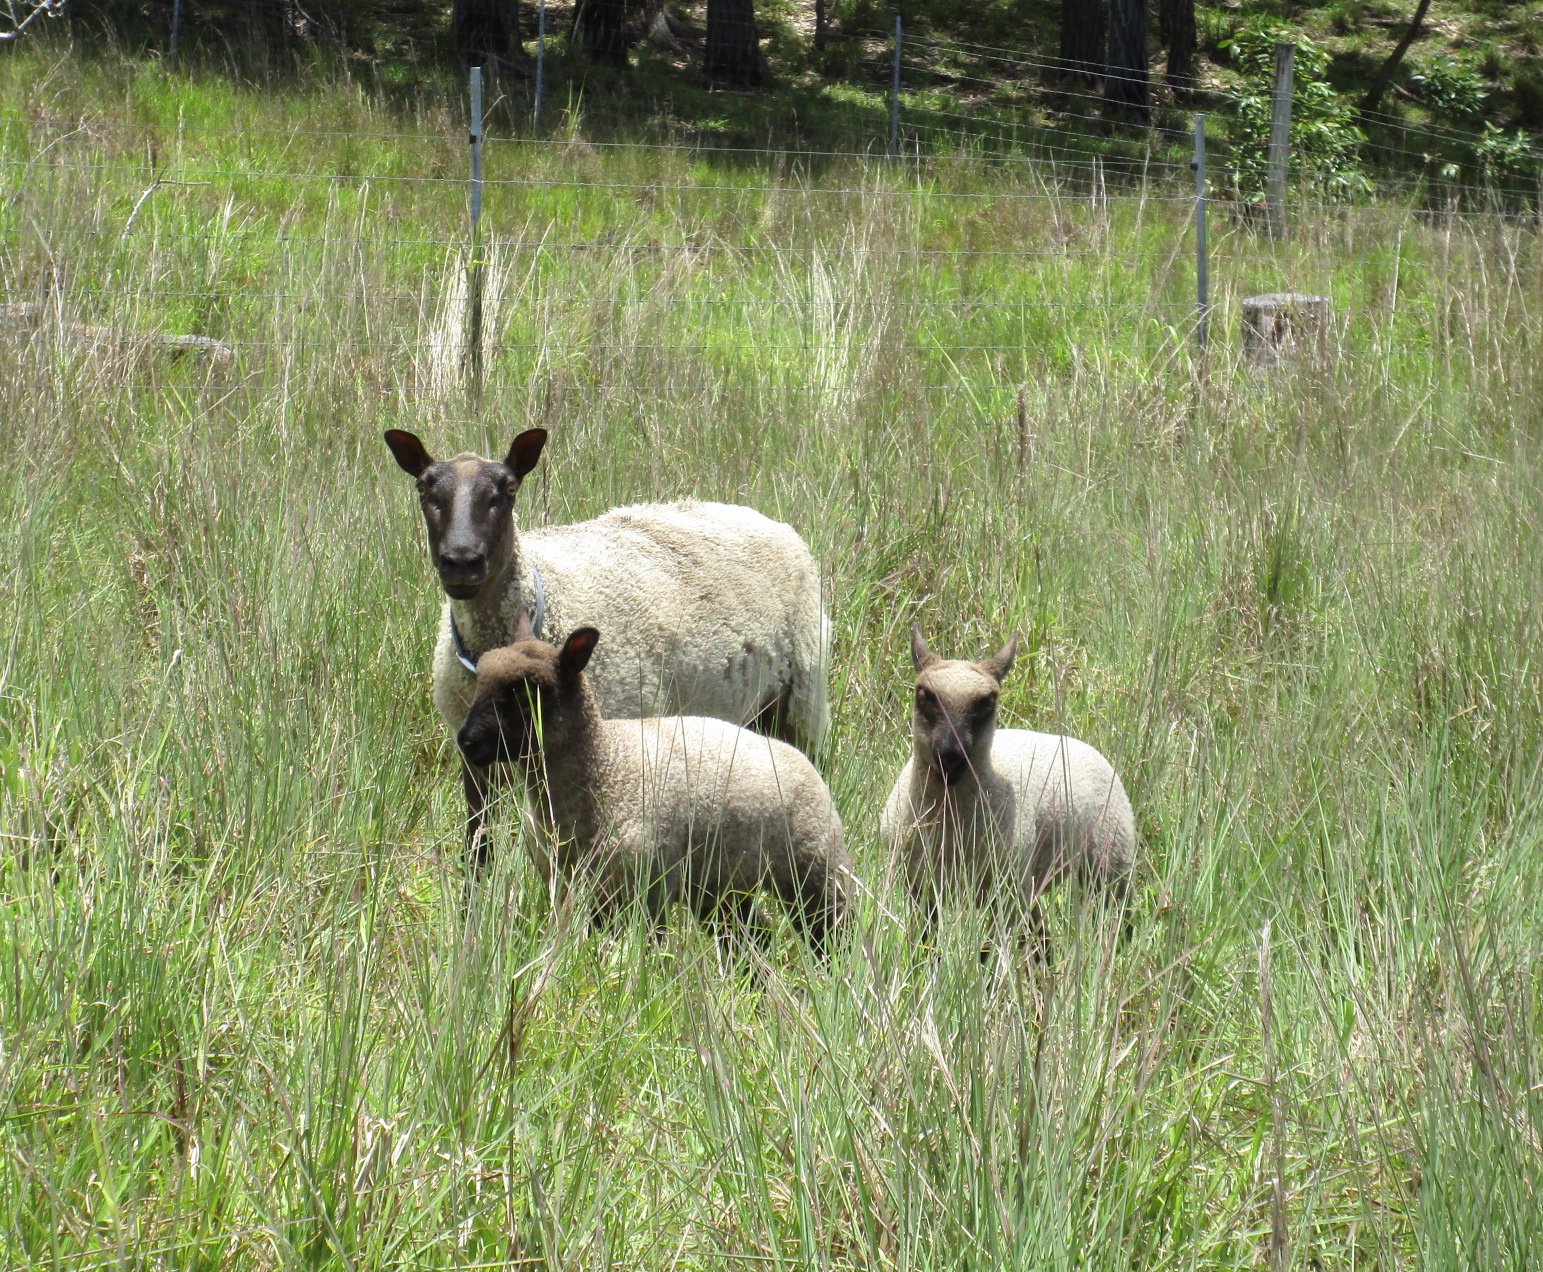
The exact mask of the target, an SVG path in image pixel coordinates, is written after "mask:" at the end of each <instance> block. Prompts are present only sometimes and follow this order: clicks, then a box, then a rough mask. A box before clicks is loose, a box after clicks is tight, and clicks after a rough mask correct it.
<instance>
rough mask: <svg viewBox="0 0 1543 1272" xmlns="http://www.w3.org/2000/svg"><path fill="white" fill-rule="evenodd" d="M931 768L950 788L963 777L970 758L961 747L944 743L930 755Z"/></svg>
mask: <svg viewBox="0 0 1543 1272" xmlns="http://www.w3.org/2000/svg"><path fill="white" fill-rule="evenodd" d="M932 763H933V766H934V767H935V768H936V769H937V771H938V776H939V777H941V778H942V779H943V782H944V784H945V785H948V786H952V785H953V784H954V783H955V782H957V781H958V780H959V779H960V778H961V777H963V776H964V775H965V773H966V772H967V771H968V769H969V767H970V757H969V756H968V755H966V754H965V753H964V749H963V748H962V747H959V746H956V745H954V744H952V743H945V744H944V745H943V746H940V747H938V748H937V749H936V750H934V751H933V753H932Z"/></svg>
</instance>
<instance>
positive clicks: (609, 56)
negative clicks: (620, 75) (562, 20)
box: [573, 0, 629, 67]
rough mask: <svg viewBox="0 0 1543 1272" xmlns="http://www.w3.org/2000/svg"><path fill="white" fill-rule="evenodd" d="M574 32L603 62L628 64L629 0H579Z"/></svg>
mask: <svg viewBox="0 0 1543 1272" xmlns="http://www.w3.org/2000/svg"><path fill="white" fill-rule="evenodd" d="M573 33H574V35H575V36H576V37H577V38H578V41H579V43H580V44H582V45H583V46H584V51H585V52H586V53H588V54H589V56H590V58H591V59H592V60H594V61H596V62H598V63H599V64H600V65H602V66H615V67H625V66H626V65H627V45H628V43H629V40H628V38H627V4H626V0H578V4H576V5H575V6H574V9H573Z"/></svg>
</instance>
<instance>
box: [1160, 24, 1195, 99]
mask: <svg viewBox="0 0 1543 1272" xmlns="http://www.w3.org/2000/svg"><path fill="white" fill-rule="evenodd" d="M1157 23H1158V28H1159V30H1160V31H1161V32H1162V37H1163V44H1164V45H1166V46H1167V49H1168V74H1167V80H1168V87H1169V88H1171V89H1173V95H1174V97H1175V98H1177V99H1178V100H1180V101H1184V100H1187V99H1188V97H1189V95H1190V93H1191V92H1193V91H1194V87H1195V0H1159V4H1158V6H1157Z"/></svg>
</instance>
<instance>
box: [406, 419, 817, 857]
mask: <svg viewBox="0 0 1543 1272" xmlns="http://www.w3.org/2000/svg"><path fill="white" fill-rule="evenodd" d="M385 436H386V443H387V445H388V446H389V447H390V448H391V453H392V454H393V455H394V456H395V457H396V461H397V463H398V464H399V465H400V466H401V467H402V469H403V470H404V471H406V472H407V473H409V474H411V475H412V476H413V477H415V478H416V479H417V484H418V495H419V501H420V503H421V505H422V508H423V517H424V521H425V523H426V525H427V527H428V538H429V553H430V556H431V557H432V558H433V561H434V566H435V569H436V570H437V572H438V574H439V580H440V583H441V585H442V586H443V588H444V590H445V592H446V593H447V594H448V595H449V598H450V599H449V601H448V603H447V604H446V605H445V609H444V613H443V615H442V617H441V619H440V626H439V643H438V645H437V647H436V648H435V651H434V705H435V707H436V708H437V709H438V711H439V714H440V716H441V718H442V719H443V720H444V723H445V728H446V729H447V731H448V732H449V733H450V735H451V736H452V737H454V736H455V734H456V731H457V730H458V729H459V728H460V727H461V721H462V720H463V719H464V718H465V716H466V711H467V708H468V707H469V706H470V704H471V701H472V694H473V692H474V689H475V667H476V663H477V659H478V657H479V656H480V655H481V654H483V653H484V652H485V651H487V650H489V649H497V648H499V647H501V646H503V645H507V644H508V643H509V642H510V641H511V640H512V639H513V638H514V631H515V623H516V621H517V620H518V619H519V618H520V617H522V616H526V617H529V618H530V620H531V622H532V624H533V627H534V630H535V632H536V634H537V635H538V636H539V635H541V634H542V633H543V632H551V631H571V630H573V629H574V628H576V627H579V626H581V625H590V626H597V627H601V628H604V629H605V630H607V631H609V632H611V633H612V636H611V637H610V638H609V639H608V640H607V642H606V651H605V652H604V653H603V654H601V656H600V657H599V658H598V659H596V661H595V665H594V669H593V671H592V672H591V673H590V676H591V682H592V687H593V690H594V693H595V697H596V699H597V701H598V702H599V705H600V709H601V710H602V711H603V712H604V713H605V714H606V715H609V716H646V715H655V714H659V713H662V712H678V713H681V714H690V715H702V716H716V717H718V718H719V719H722V720H728V721H730V722H732V723H735V724H744V723H747V722H753V725H754V727H755V728H757V729H759V730H761V731H762V732H765V733H769V734H772V735H774V736H776V737H780V738H782V739H784V740H785V741H788V742H792V743H794V744H795V745H797V746H800V747H802V748H804V749H805V750H806V751H809V752H810V753H811V754H818V753H819V749H820V746H821V744H822V742H823V739H824V736H825V731H826V727H827V724H828V721H829V717H828V711H827V706H826V688H825V681H826V662H827V657H828V652H829V646H830V635H829V628H830V625H829V621H828V619H827V618H826V615H825V610H824V605H823V602H822V599H821V595H820V575H819V570H818V568H817V567H816V565H815V563H814V559H813V558H812V557H811V556H810V554H809V549H808V547H807V545H806V544H805V543H804V541H803V539H801V538H800V537H799V536H798V534H797V533H796V532H795V531H794V530H792V529H791V528H790V527H788V526H786V525H783V524H782V523H780V522H776V521H772V520H771V519H769V518H768V517H765V516H762V515H761V514H760V513H759V512H756V511H755V510H754V509H751V508H744V507H740V506H737V505H733V504H721V503H703V502H696V501H685V502H680V503H668V504H637V505H634V506H631V507H626V508H616V509H613V510H612V511H610V512H608V513H606V514H605V515H603V516H600V517H596V518H595V519H594V520H592V521H584V522H579V523H577V524H574V525H565V526H549V527H544V528H542V529H539V530H531V531H526V532H522V531H521V530H520V529H519V527H518V525H517V524H516V522H515V518H514V514H513V507H514V496H515V492H516V491H518V489H519V487H520V483H521V482H522V481H523V480H524V479H525V477H526V475H527V474H528V473H530V472H531V470H532V469H534V468H535V466H536V464H537V462H538V460H539V459H540V457H541V450H542V447H543V446H544V445H545V443H546V437H547V434H546V430H544V429H539V428H538V429H530V430H527V431H526V432H524V433H521V434H520V435H519V436H518V437H516V438H515V439H514V443H513V445H512V446H510V448H509V452H508V454H507V455H506V456H505V457H504V459H503V460H502V461H494V460H487V459H482V458H479V457H478V456H476V455H465V454H463V455H457V456H456V457H455V458H453V459H447V460H435V459H434V458H432V457H431V456H430V455H429V453H428V451H427V450H425V449H424V446H423V443H422V442H420V441H419V440H418V438H416V437H414V436H413V435H412V434H411V433H406V432H403V431H401V430H400V429H391V430H390V431H388V432H387V433H386V435H385ZM494 776H495V775H494V774H493V773H490V772H489V771H488V770H487V769H484V768H481V767H479V766H476V765H472V764H465V765H463V769H462V778H463V782H464V785H465V789H466V803H467V820H466V846H467V853H468V856H469V858H470V859H471V861H472V863H473V864H474V865H481V864H482V863H483V861H484V859H485V857H486V841H485V839H484V836H483V821H484V816H485V812H486V808H487V800H488V790H489V783H490V780H491V779H492V778H493V777H494Z"/></svg>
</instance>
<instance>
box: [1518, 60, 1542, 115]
mask: <svg viewBox="0 0 1543 1272" xmlns="http://www.w3.org/2000/svg"><path fill="white" fill-rule="evenodd" d="M1511 101H1512V102H1513V103H1514V105H1515V107H1516V120H1517V122H1518V123H1519V124H1521V125H1522V126H1523V127H1526V128H1537V127H1540V126H1543V77H1540V76H1539V75H1538V73H1537V72H1536V71H1518V72H1517V73H1516V78H1515V79H1513V80H1512V81H1511Z"/></svg>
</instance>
